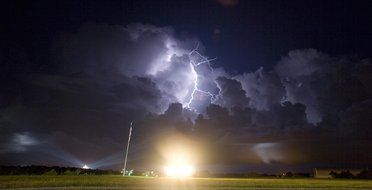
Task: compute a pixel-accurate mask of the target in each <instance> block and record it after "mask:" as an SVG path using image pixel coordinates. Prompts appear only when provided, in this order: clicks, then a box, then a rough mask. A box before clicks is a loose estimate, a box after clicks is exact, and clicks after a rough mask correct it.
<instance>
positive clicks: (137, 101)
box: [0, 0, 372, 172]
mask: <svg viewBox="0 0 372 190" xmlns="http://www.w3.org/2000/svg"><path fill="white" fill-rule="evenodd" d="M0 7H1V8H0V9H1V11H0V12H1V13H0V14H1V23H2V25H3V27H1V28H0V32H1V35H0V36H1V37H0V42H1V43H0V48H1V51H0V86H1V89H0V165H2V164H5V165H14V164H47V165H48V164H58V165H72V166H79V167H80V166H81V165H82V164H83V163H88V164H90V165H92V166H93V167H97V168H113V169H120V168H121V166H120V164H121V162H122V151H123V144H125V139H124V138H123V136H125V135H126V134H127V130H128V127H129V123H130V121H132V120H135V132H136V133H134V145H133V149H132V150H131V151H132V152H131V154H130V155H131V157H130V162H129V164H130V165H131V166H132V167H134V168H136V167H137V168H139V166H142V167H146V166H149V167H153V165H154V164H155V165H157V166H159V165H161V163H162V158H163V159H164V157H166V156H164V155H163V152H164V151H163V149H164V147H168V145H170V144H177V143H179V144H183V146H185V147H191V148H190V152H193V153H192V154H195V155H198V156H199V157H198V156H196V157H198V158H195V160H197V161H195V162H196V164H199V165H200V166H204V167H206V168H208V169H211V170H213V169H216V168H217V169H221V170H228V169H226V168H230V169H231V170H233V171H238V170H239V171H246V170H255V171H265V172H276V171H281V170H282V169H283V168H285V169H288V170H298V171H300V170H301V171H310V170H311V168H312V167H315V166H317V167H323V166H324V167H366V166H372V165H371V164H372V162H371V160H372V154H371V153H370V149H371V148H372V141H371V139H372V138H371V136H372V128H371V123H372V121H371V118H372V113H371V110H372V78H371V76H372V65H371V60H370V58H371V55H372V48H371V47H370V45H371V44H372V27H370V26H371V23H372V12H371V11H370V9H371V7H372V4H371V3H370V2H369V1H355V0H354V1H346V0H339V1H324V0H323V1H320V0H319V1H318V0H314V1H292V0H286V1H284V0H272V1H269V0H257V1H249V0H244V1H243V0H240V1H239V0H199V1H197V0H187V1H178V0H173V1H171V0H158V1H153V0H133V1H132V0H126V1H123V0H121V1H116V0H112V1H103V0H102V1H98V0H84V1H83V0H79V1H77V0H74V1H6V2H1V4H0ZM196 47H198V48H197V49H196V51H192V50H193V49H194V48H196ZM199 53H200V54H199ZM204 56H205V57H204ZM208 58H209V59H211V58H217V59H216V60H213V61H210V62H208V61H206V60H208ZM176 102H179V103H180V104H178V103H176ZM198 114H202V115H198ZM167 139H168V141H167ZM172 139H173V141H177V143H173V142H172ZM174 139H176V140H174ZM168 148H169V147H168ZM152 164H153V165H152ZM225 167H226V168H225Z"/></svg>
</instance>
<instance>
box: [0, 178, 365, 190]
mask: <svg viewBox="0 0 372 190" xmlns="http://www.w3.org/2000/svg"><path fill="white" fill-rule="evenodd" d="M41 187H62V188H50V189H138V190H139V189H169V190H173V189H174V190H177V189H181V190H188V189H372V180H338V179H230V178H193V179H169V178H144V177H122V176H0V188H1V189H12V188H41Z"/></svg>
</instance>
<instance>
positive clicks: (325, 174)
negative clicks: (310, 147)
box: [314, 168, 362, 178]
mask: <svg viewBox="0 0 372 190" xmlns="http://www.w3.org/2000/svg"><path fill="white" fill-rule="evenodd" d="M342 171H349V172H350V173H352V174H353V175H354V176H357V175H358V174H359V173H360V172H361V171H362V170H361V169H335V168H330V169H319V168H314V178H332V175H331V172H335V173H341V172H342Z"/></svg>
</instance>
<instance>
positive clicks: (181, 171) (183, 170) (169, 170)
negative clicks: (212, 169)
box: [164, 164, 194, 178]
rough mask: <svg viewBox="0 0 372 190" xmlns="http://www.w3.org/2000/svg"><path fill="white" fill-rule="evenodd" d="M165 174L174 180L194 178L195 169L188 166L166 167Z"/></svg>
mask: <svg viewBox="0 0 372 190" xmlns="http://www.w3.org/2000/svg"><path fill="white" fill-rule="evenodd" d="M164 173H165V175H166V176H168V177H174V178H186V177H192V175H193V174H194V167H192V166H191V165H188V164H179V165H176V164H174V165H169V166H166V167H164Z"/></svg>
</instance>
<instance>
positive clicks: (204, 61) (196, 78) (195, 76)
mask: <svg viewBox="0 0 372 190" xmlns="http://www.w3.org/2000/svg"><path fill="white" fill-rule="evenodd" d="M198 48H199V43H198V44H197V45H196V48H195V49H193V50H192V51H191V52H190V53H189V56H191V55H192V54H194V53H195V54H196V55H197V56H199V57H200V58H201V59H202V61H199V62H194V61H193V60H192V59H191V58H190V67H191V73H192V75H193V78H194V88H193V90H192V92H191V96H190V99H189V101H188V102H187V103H186V105H185V107H186V108H190V109H191V107H190V104H191V103H192V101H193V100H194V95H195V93H196V92H200V93H203V94H206V95H207V96H210V101H211V102H212V103H213V102H214V101H215V99H216V96H215V95H213V94H212V93H211V92H208V91H204V90H201V89H199V88H198V73H197V72H196V70H195V67H198V66H200V65H202V64H207V66H208V67H209V69H210V70H211V71H212V72H213V68H212V66H211V65H210V62H211V61H214V60H216V59H217V58H213V59H208V58H206V57H204V56H203V55H201V54H200V53H199V52H198Z"/></svg>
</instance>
